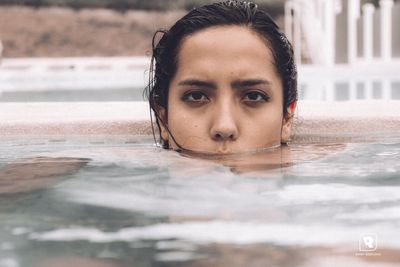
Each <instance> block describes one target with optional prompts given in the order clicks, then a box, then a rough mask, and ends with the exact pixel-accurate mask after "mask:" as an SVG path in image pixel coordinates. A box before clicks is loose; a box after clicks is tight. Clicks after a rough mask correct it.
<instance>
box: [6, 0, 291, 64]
mask: <svg viewBox="0 0 400 267" xmlns="http://www.w3.org/2000/svg"><path fill="white" fill-rule="evenodd" d="M200 2H202V3H205V2H212V1H204V0H203V1H201V0H197V1H195V0H189V1H179V0H163V1H160V0H145V1H144V0H143V1H140V0H79V1H78V0H1V2H0V3H1V5H0V40H2V42H3V46H4V52H3V56H4V57H75V56H82V57H84V56H135V55H149V53H150V51H151V47H150V45H151V39H152V36H153V33H154V32H155V31H156V30H157V29H159V28H168V27H170V26H171V25H172V24H173V23H174V22H175V21H176V20H177V19H179V18H180V17H182V16H183V15H184V14H185V13H186V12H187V11H186V10H185V9H187V8H190V7H191V5H194V4H196V6H197V5H199V3H200ZM260 2H263V1H260ZM264 2H265V4H266V3H267V2H269V3H272V5H271V6H269V5H265V6H264V8H266V9H267V10H268V12H270V14H271V15H273V16H278V18H277V21H278V24H280V25H283V23H282V22H283V19H282V17H281V16H279V14H280V13H281V12H283V6H282V5H281V6H279V5H277V3H278V2H281V1H264ZM7 3H8V4H7ZM257 3H258V2H257ZM106 7H107V8H106ZM133 7H135V8H134V9H133ZM139 7H141V8H139ZM111 8H114V9H111ZM131 8H132V9H131ZM115 9H117V10H115ZM145 9H149V10H145ZM150 9H151V10H150ZM121 11H123V12H121Z"/></svg>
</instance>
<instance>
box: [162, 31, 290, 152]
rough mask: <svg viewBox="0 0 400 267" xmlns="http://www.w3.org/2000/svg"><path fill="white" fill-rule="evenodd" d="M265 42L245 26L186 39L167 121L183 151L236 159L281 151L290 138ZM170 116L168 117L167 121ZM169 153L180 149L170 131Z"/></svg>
mask: <svg viewBox="0 0 400 267" xmlns="http://www.w3.org/2000/svg"><path fill="white" fill-rule="evenodd" d="M273 62H274V61H273V56H272V53H271V51H270V49H269V47H268V46H267V43H266V41H265V40H263V39H262V38H260V37H259V36H258V35H257V34H256V33H254V32H253V31H252V30H250V29H248V28H246V27H244V26H218V27H212V28H208V29H205V30H202V31H200V32H197V33H195V34H193V35H190V36H189V37H186V38H185V39H184V40H183V41H182V43H181V47H180V50H179V54H178V64H177V71H176V74H175V76H174V77H173V79H172V80H171V83H170V87H169V94H168V109H167V112H166V113H167V114H165V111H164V112H162V114H164V121H166V122H167V126H168V128H169V131H170V133H171V134H172V135H173V137H174V139H175V141H176V142H177V143H178V144H179V145H180V146H181V147H182V148H184V149H189V150H193V151H198V152H207V153H218V154H225V153H237V152H246V151H252V150H256V149H262V148H267V147H271V146H276V145H279V144H280V143H281V141H285V140H287V139H288V138H289V136H290V125H291V122H290V120H285V118H284V117H283V90H282V82H281V79H280V77H279V76H278V74H277V73H276V69H275V66H274V63H273ZM165 115H166V116H165ZM162 137H163V139H164V140H168V141H169V144H170V148H172V149H175V148H177V144H176V143H175V142H174V140H173V139H172V138H171V136H170V135H169V134H168V132H167V131H165V129H164V130H162Z"/></svg>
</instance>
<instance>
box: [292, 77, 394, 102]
mask: <svg viewBox="0 0 400 267" xmlns="http://www.w3.org/2000/svg"><path fill="white" fill-rule="evenodd" d="M299 91H300V92H299V96H300V99H302V100H318V101H351V100H371V99H385V100H399V99H400V81H396V80H367V79H364V80H353V81H337V82H332V81H329V82H326V83H324V82H321V81H309V82H304V83H300V89H299Z"/></svg>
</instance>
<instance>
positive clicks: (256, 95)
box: [243, 91, 269, 102]
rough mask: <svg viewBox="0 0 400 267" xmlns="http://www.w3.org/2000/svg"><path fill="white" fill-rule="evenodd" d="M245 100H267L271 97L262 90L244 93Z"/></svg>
mask: <svg viewBox="0 0 400 267" xmlns="http://www.w3.org/2000/svg"><path fill="white" fill-rule="evenodd" d="M243 99H244V101H249V102H267V101H268V100H269V97H268V96H266V95H265V94H263V93H260V92H255V91H253V92H248V93H246V94H245V95H244V98H243Z"/></svg>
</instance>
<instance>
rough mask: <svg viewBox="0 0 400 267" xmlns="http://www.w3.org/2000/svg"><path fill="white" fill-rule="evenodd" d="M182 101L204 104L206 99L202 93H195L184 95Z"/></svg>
mask: <svg viewBox="0 0 400 267" xmlns="http://www.w3.org/2000/svg"><path fill="white" fill-rule="evenodd" d="M182 100H183V101H188V102H205V101H208V97H207V96H206V95H205V94H204V93H202V92H198V91H195V92H190V93H187V94H185V95H184V96H183V97H182Z"/></svg>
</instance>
